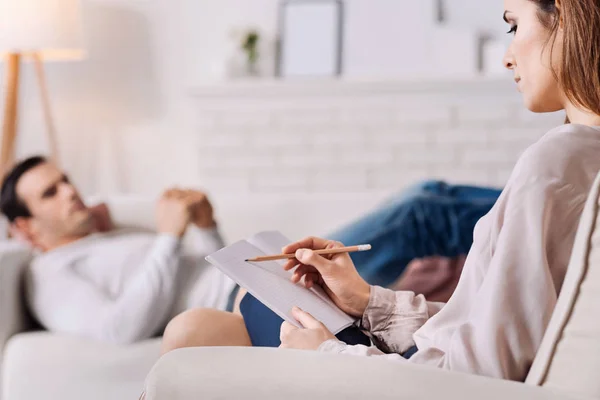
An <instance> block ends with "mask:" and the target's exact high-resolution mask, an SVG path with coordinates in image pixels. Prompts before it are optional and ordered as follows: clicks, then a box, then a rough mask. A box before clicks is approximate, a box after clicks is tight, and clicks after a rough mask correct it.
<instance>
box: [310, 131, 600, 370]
mask: <svg viewBox="0 0 600 400" xmlns="http://www.w3.org/2000/svg"><path fill="white" fill-rule="evenodd" d="M599 170H600V128H595V127H588V126H583V125H564V126H560V127H558V128H556V129H554V130H552V131H550V132H549V133H547V134H546V135H545V136H544V137H543V138H541V139H540V140H539V141H538V142H537V143H535V144H534V145H533V146H531V147H530V148H529V149H527V150H526V151H525V153H524V154H523V155H522V156H521V158H520V160H519V161H518V163H517V165H516V167H515V169H514V171H513V173H512V175H511V177H510V179H509V181H508V184H507V186H506V188H505V190H504V191H503V193H502V195H501V196H500V198H499V199H498V201H497V203H496V205H495V206H494V207H493V208H492V210H491V211H490V212H489V213H488V214H487V215H486V216H485V217H483V218H481V220H480V221H479V222H478V223H477V225H476V226H475V231H474V242H473V247H472V248H471V251H470V253H469V255H468V257H467V261H466V264H465V267H464V270H463V274H462V276H461V278H460V282H459V284H458V287H457V289H456V292H455V293H454V295H453V296H452V298H451V299H450V301H449V302H448V303H447V304H446V305H441V304H432V303H428V302H426V300H425V298H423V296H415V295H414V294H413V293H411V292H393V291H391V290H388V289H384V288H381V287H372V289H371V298H370V302H369V306H368V307H367V310H366V312H365V315H364V317H363V319H362V325H363V327H364V328H365V329H366V330H368V331H370V332H371V333H372V334H373V336H374V339H375V342H376V344H377V347H370V348H367V347H364V346H349V345H346V344H344V343H342V342H339V341H336V340H330V341H327V342H325V343H323V345H321V347H320V348H319V350H320V351H324V352H335V353H344V354H355V355H365V356H381V357H386V358H391V359H395V360H404V359H403V358H402V357H401V356H400V355H399V354H401V353H403V352H404V351H406V350H407V349H408V348H410V347H411V346H413V345H416V346H417V347H418V349H419V351H418V352H417V353H416V354H415V355H414V356H413V357H412V358H410V360H408V361H406V360H405V362H411V363H416V364H427V365H432V366H436V367H439V368H445V369H448V370H452V371H459V372H467V373H472V374H478V375H486V376H490V377H497V378H504V379H511V380H518V381H523V380H524V379H525V377H526V375H527V373H528V371H529V368H530V366H531V364H532V362H533V359H534V357H535V354H536V352H537V349H538V347H539V346H540V343H541V341H542V337H543V335H544V332H545V330H546V327H547V325H548V323H549V321H550V316H551V315H552V312H553V310H554V306H555V305H556V301H557V297H558V294H559V292H560V288H561V285H562V282H563V279H564V277H565V273H566V270H567V265H568V262H569V257H570V254H571V248H572V246H573V242H574V239H575V232H576V230H577V227H578V223H579V219H580V217H581V213H582V211H583V207H584V203H585V202H586V199H587V195H588V193H589V191H590V188H591V185H592V183H593V181H594V179H595V177H596V174H597V172H598V171H599ZM386 353H389V354H386Z"/></svg>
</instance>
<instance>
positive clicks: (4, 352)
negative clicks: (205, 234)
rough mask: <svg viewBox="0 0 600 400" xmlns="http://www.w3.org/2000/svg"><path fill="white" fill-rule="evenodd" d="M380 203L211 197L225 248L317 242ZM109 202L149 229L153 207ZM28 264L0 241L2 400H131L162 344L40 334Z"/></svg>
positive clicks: (121, 215)
mask: <svg viewBox="0 0 600 400" xmlns="http://www.w3.org/2000/svg"><path fill="white" fill-rule="evenodd" d="M384 195H385V194H384V193H377V194H375V195H373V196H367V195H364V194H362V195H354V196H351V195H331V196H328V197H323V196H311V195H304V196H298V195H292V194H290V195H287V196H281V195H279V196H267V195H264V196H216V195H215V196H213V202H214V204H215V209H216V212H217V217H218V219H219V222H220V225H221V228H222V232H223V234H224V236H225V238H226V240H227V241H230V242H231V241H233V240H237V239H241V238H243V237H246V236H248V235H250V234H252V233H255V232H256V231H258V230H261V229H280V230H282V231H283V232H284V233H286V234H287V235H289V236H291V237H292V238H299V237H300V236H304V235H306V234H310V233H313V234H314V233H317V234H322V233H325V232H328V231H329V230H330V229H331V228H332V227H336V226H339V225H340V224H342V223H344V222H347V221H348V220H349V219H351V218H353V217H355V216H358V215H359V214H361V213H363V212H364V211H366V210H367V209H369V208H371V207H372V206H373V205H375V204H376V203H377V202H379V201H380V200H381V199H382V197H383V196H384ZM95 200H98V198H96V199H95ZM107 202H108V205H109V208H110V210H111V214H112V217H113V219H114V220H115V222H116V223H117V225H121V226H138V227H145V228H153V227H154V209H155V201H154V200H152V199H146V198H133V197H126V198H123V197H119V198H109V200H108V201H107ZM30 257H31V253H30V251H29V250H28V249H27V248H26V247H24V246H22V245H20V244H19V243H16V242H14V241H6V240H5V241H0V361H1V374H2V379H1V381H0V388H1V393H2V395H1V396H0V399H1V400H34V399H35V400H40V399H42V400H43V399H60V400H76V399H77V400H80V399H86V400H93V399H97V400H107V399H111V400H112V399H114V400H119V399H136V398H137V397H138V396H139V394H140V393H141V390H142V388H143V386H144V379H145V377H146V375H147V374H148V372H149V371H150V369H151V368H152V365H153V364H154V363H155V362H156V361H157V360H158V358H159V348H160V339H154V340H148V341H145V342H142V343H138V344H135V345H132V346H114V345H110V344H106V343H100V342H93V341H90V340H85V339H80V338H75V337H67V336H61V335H55V334H51V333H49V332H45V331H43V330H40V329H39V327H37V326H36V324H35V323H34V322H33V321H31V319H30V318H29V316H28V314H27V312H26V310H25V307H24V303H23V299H22V291H21V283H22V280H21V277H22V274H23V270H24V268H25V267H26V266H27V264H28V262H29V260H30Z"/></svg>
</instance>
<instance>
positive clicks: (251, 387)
mask: <svg viewBox="0 0 600 400" xmlns="http://www.w3.org/2000/svg"><path fill="white" fill-rule="evenodd" d="M458 398H460V399H463V400H469V399H473V400H480V399H486V400H506V399H528V400H542V399H543V400H558V399H561V400H570V399H575V397H570V396H568V395H566V394H561V393H559V392H554V391H551V390H549V389H545V388H540V387H535V386H530V385H526V384H523V383H517V382H509V381H502V380H498V379H490V378H482V377H478V376H474V375H466V374H459V373H452V372H448V371H444V370H440V369H436V368H432V367H425V366H420V365H415V364H409V363H401V362H392V361H386V360H381V359H377V358H363V357H356V356H342V355H331V354H323V353H317V352H303V351H289V350H286V351H283V350H279V349H258V348H224V347H221V348H208V347H207V348H193V349H182V350H177V351H174V352H171V353H169V354H167V355H165V356H163V357H162V358H161V359H160V360H159V361H158V363H157V364H156V365H155V366H154V368H153V369H152V371H151V372H150V374H149V375H148V378H147V380H146V400H174V399H262V400H269V399H273V400H276V399H277V400H278V399H327V400H330V399H360V400H366V399H412V400H419V399H423V400H425V399H428V400H429V399H458Z"/></svg>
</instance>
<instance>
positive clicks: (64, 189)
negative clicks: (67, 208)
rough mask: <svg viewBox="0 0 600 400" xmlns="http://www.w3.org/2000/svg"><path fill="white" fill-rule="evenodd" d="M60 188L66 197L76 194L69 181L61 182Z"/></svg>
mask: <svg viewBox="0 0 600 400" xmlns="http://www.w3.org/2000/svg"><path fill="white" fill-rule="evenodd" d="M60 190H61V192H63V194H64V195H65V196H66V197H73V196H75V195H76V194H77V191H76V190H75V187H74V186H73V185H71V184H70V183H63V184H62V185H61V188H60Z"/></svg>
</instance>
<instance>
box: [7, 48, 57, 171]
mask: <svg viewBox="0 0 600 400" xmlns="http://www.w3.org/2000/svg"><path fill="white" fill-rule="evenodd" d="M26 56H28V55H26V54H21V53H10V54H8V55H7V57H6V64H5V65H6V97H5V103H4V122H3V127H2V147H1V150H0V173H1V174H2V176H4V174H5V173H6V172H7V171H8V170H9V169H10V168H11V167H12V165H13V163H14V162H15V142H16V138H17V128H18V120H19V86H20V85H19V82H20V78H21V65H22V62H23V59H24V58H25V57H26ZM29 56H30V57H31V58H32V59H33V62H34V66H35V72H36V77H37V83H38V87H39V89H40V95H41V99H42V107H43V111H44V119H45V123H46V130H47V134H48V141H49V144H50V154H51V159H52V161H53V162H55V163H58V162H59V154H58V143H57V141H56V129H55V126H54V120H53V118H52V111H51V107H50V97H49V96H48V88H47V85H46V76H45V73H44V65H43V62H42V58H41V56H40V55H39V54H38V53H33V54H30V55H29Z"/></svg>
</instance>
